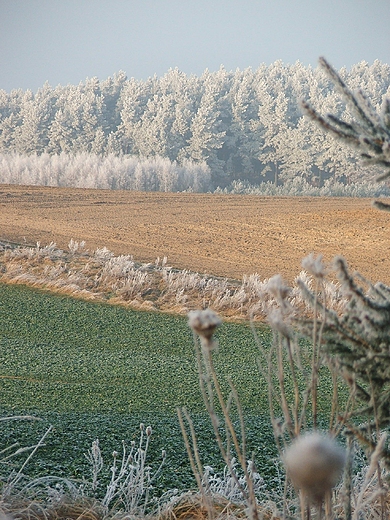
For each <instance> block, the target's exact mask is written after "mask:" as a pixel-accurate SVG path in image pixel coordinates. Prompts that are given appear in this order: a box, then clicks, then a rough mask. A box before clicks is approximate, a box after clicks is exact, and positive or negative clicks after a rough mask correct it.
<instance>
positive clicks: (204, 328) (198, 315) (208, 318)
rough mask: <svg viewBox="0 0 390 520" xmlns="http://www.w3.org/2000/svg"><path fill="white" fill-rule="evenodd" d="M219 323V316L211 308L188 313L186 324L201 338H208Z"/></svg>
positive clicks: (220, 321)
mask: <svg viewBox="0 0 390 520" xmlns="http://www.w3.org/2000/svg"><path fill="white" fill-rule="evenodd" d="M221 323H222V320H221V318H220V317H219V316H218V314H216V313H215V312H214V311H212V310H211V309H205V310H203V311H191V312H189V313H188V325H189V326H190V327H191V329H192V330H193V331H194V332H195V333H196V334H198V336H200V337H201V338H205V339H210V338H211V336H212V335H213V334H214V332H215V329H216V328H217V327H219V325H221Z"/></svg>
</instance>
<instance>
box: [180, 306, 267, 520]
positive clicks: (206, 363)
mask: <svg viewBox="0 0 390 520" xmlns="http://www.w3.org/2000/svg"><path fill="white" fill-rule="evenodd" d="M188 317H189V320H188V324H189V326H190V327H191V328H192V330H193V332H194V344H195V349H196V357H197V364H198V373H199V386H200V390H201V393H202V396H203V401H204V403H205V406H206V410H207V413H208V415H209V417H210V419H211V424H212V427H213V430H214V434H215V439H216V442H217V445H218V448H219V450H220V453H221V455H222V458H223V460H224V462H225V464H226V466H227V470H228V472H229V474H230V476H231V478H232V484H233V487H234V488H236V489H237V490H239V491H240V493H241V495H242V497H243V500H244V501H245V503H246V505H247V514H248V517H249V518H250V520H258V518H259V515H258V511H257V500H256V495H255V483H254V478H253V474H254V473H256V472H255V471H254V465H253V461H250V460H249V461H248V460H247V454H246V440H245V428H244V418H243V413H242V409H241V405H240V402H239V399H238V395H237V391H236V389H235V388H234V386H233V384H232V382H231V381H229V385H230V388H231V393H230V396H229V397H228V399H227V400H226V399H225V398H224V396H223V393H222V389H221V387H220V383H219V380H218V377H217V373H216V370H215V367H214V362H213V355H212V352H213V351H214V350H215V349H216V348H217V341H216V340H215V339H214V338H213V335H214V332H215V330H216V329H217V327H219V326H220V325H221V323H222V321H221V319H220V317H219V316H218V315H217V314H216V313H215V312H214V311H212V310H211V309H205V310H203V311H191V312H190V313H189V314H188ZM198 340H199V342H198ZM232 405H235V407H236V410H237V413H238V417H239V420H240V430H241V432H240V433H241V442H240V441H239V436H238V434H237V431H236V428H235V427H234V425H233V421H232V418H231V408H232ZM178 415H179V421H180V425H181V429H182V433H183V437H184V440H185V444H186V448H187V452H188V455H189V459H190V463H191V466H192V469H193V472H194V475H195V478H196V480H197V483H198V487H199V490H200V492H201V493H202V495H203V497H204V499H205V504H206V507H207V505H208V497H209V493H210V488H209V485H210V482H209V481H208V480H207V479H206V481H205V479H204V478H203V479H202V477H204V472H203V467H202V465H201V462H200V458H199V452H198V449H197V442H196V435H195V431H194V429H193V425H192V421H191V419H190V417H189V414H188V413H187V411H186V410H185V409H183V410H178ZM183 416H184V417H185V418H186V420H187V423H188V425H189V428H190V432H191V442H192V446H191V442H190V441H189V439H188V435H187V432H186V428H185V424H184V418H183ZM219 416H220V417H219ZM221 421H223V422H224V426H225V434H226V441H224V440H223V438H222V436H221V431H220V423H221ZM236 457H237V460H238V462H239V465H240V467H241V470H242V472H243V477H240V475H239V474H238V473H237V469H236ZM208 509H209V514H210V515H211V514H212V511H211V508H208Z"/></svg>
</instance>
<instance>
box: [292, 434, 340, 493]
mask: <svg viewBox="0 0 390 520" xmlns="http://www.w3.org/2000/svg"><path fill="white" fill-rule="evenodd" d="M284 464H285V466H286V471H287V474H288V476H289V477H290V479H291V481H292V483H293V485H294V487H296V488H298V489H301V490H302V491H303V492H304V493H305V494H306V495H307V496H308V498H309V499H310V500H312V501H313V502H321V501H322V500H323V499H324V497H325V495H326V494H327V493H328V492H329V491H330V490H331V489H332V488H333V487H334V486H335V485H336V484H337V481H338V479H339V477H340V475H341V472H342V470H343V467H344V464H345V451H344V450H343V449H342V448H341V447H340V446H339V445H338V444H337V443H336V442H335V441H334V440H333V439H332V438H330V437H326V436H324V435H321V434H320V433H309V434H306V435H302V436H300V437H298V438H297V439H296V440H295V441H294V442H293V443H292V444H291V446H289V448H287V450H286V452H285V454H284Z"/></svg>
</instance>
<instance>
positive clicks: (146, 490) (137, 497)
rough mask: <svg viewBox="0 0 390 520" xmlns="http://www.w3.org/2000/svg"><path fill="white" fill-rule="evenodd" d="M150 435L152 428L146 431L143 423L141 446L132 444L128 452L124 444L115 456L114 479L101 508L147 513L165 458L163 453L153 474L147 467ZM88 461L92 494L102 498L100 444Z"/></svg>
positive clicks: (102, 464)
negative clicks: (120, 451)
mask: <svg viewBox="0 0 390 520" xmlns="http://www.w3.org/2000/svg"><path fill="white" fill-rule="evenodd" d="M151 435H152V428H151V427H150V426H148V427H146V428H145V425H144V424H143V423H141V424H140V437H139V442H138V445H137V444H136V442H135V441H132V442H131V445H130V449H128V448H127V447H126V445H125V442H124V441H123V442H122V455H121V456H120V454H119V453H118V452H117V451H114V452H113V454H112V465H111V467H110V473H111V478H110V481H109V483H108V484H107V488H106V491H105V493H104V496H103V498H102V499H101V504H102V506H103V507H104V508H105V509H106V510H107V511H108V510H111V511H113V510H117V509H118V508H120V507H123V508H124V510H125V511H126V513H128V514H140V513H141V514H144V513H145V509H146V507H147V506H148V505H149V499H150V492H151V490H152V483H153V482H154V481H155V479H156V478H157V476H158V475H159V474H160V471H161V468H162V465H163V464H164V462H165V456H166V454H165V451H163V452H162V462H161V464H160V466H159V468H158V469H157V470H156V471H155V472H154V473H153V474H152V470H151V468H150V466H148V465H147V463H146V458H147V453H148V448H149V443H150V439H151ZM86 458H87V460H88V461H89V462H90V464H91V474H92V482H91V488H92V491H93V493H94V494H96V493H97V494H99V490H100V489H101V487H102V484H101V482H100V480H99V479H100V475H101V473H102V471H103V470H104V468H105V466H104V462H103V457H102V454H101V450H100V446H99V441H98V440H95V441H94V442H93V443H92V447H91V449H90V450H89V451H88V453H87V454H86Z"/></svg>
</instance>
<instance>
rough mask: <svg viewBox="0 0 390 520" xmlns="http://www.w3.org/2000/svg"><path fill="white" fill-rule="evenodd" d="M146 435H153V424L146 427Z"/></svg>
mask: <svg viewBox="0 0 390 520" xmlns="http://www.w3.org/2000/svg"><path fill="white" fill-rule="evenodd" d="M146 435H147V436H148V437H150V436H151V435H152V427H151V426H147V428H146Z"/></svg>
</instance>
